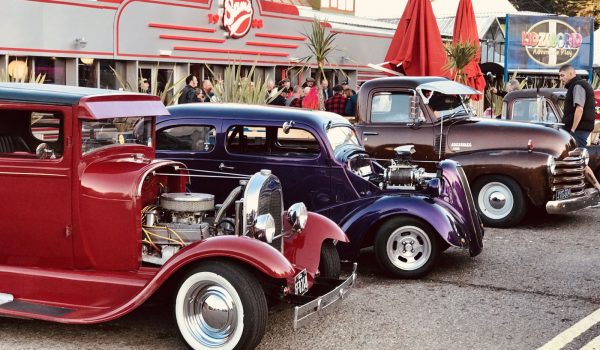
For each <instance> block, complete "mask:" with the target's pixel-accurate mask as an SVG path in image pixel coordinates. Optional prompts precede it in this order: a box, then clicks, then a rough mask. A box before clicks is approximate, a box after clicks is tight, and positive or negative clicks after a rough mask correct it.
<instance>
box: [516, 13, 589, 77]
mask: <svg viewBox="0 0 600 350" xmlns="http://www.w3.org/2000/svg"><path fill="white" fill-rule="evenodd" d="M582 43H583V35H581V33H578V32H577V30H575V28H573V27H572V26H570V25H569V24H568V23H565V22H563V21H559V20H553V19H551V20H545V21H541V22H538V23H535V24H534V25H533V26H531V27H530V28H529V30H528V31H523V32H521V46H523V47H525V50H526V51H527V54H528V55H529V57H531V59H532V60H534V61H535V62H537V63H539V64H541V65H543V66H553V67H554V66H562V65H563V64H567V63H569V62H571V61H572V60H573V59H574V58H575V56H577V54H578V53H579V48H580V47H581V44H582Z"/></svg>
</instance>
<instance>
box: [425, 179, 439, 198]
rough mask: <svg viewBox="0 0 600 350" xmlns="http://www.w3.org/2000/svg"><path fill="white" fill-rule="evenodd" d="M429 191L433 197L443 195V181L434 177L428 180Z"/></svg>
mask: <svg viewBox="0 0 600 350" xmlns="http://www.w3.org/2000/svg"><path fill="white" fill-rule="evenodd" d="M427 192H428V193H429V194H430V195H431V196H433V197H439V196H441V195H442V181H441V180H440V179H439V178H437V177H434V178H433V179H431V180H429V181H428V182H427Z"/></svg>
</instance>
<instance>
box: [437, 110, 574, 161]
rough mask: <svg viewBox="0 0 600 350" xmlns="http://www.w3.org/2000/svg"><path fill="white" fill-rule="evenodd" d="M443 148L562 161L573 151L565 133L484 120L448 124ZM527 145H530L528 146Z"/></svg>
mask: <svg viewBox="0 0 600 350" xmlns="http://www.w3.org/2000/svg"><path fill="white" fill-rule="evenodd" d="M447 123H450V127H449V128H448V134H447V148H448V150H449V151H450V152H452V153H454V154H457V153H463V152H475V151H485V150H528V149H529V144H530V143H531V144H532V145H533V149H534V150H535V151H537V152H546V153H548V154H551V155H552V156H554V157H557V158H562V157H564V156H566V155H567V152H568V151H570V150H573V149H574V148H576V144H575V140H574V139H573V138H572V137H571V135H570V134H569V133H568V132H566V131H565V130H562V129H559V128H556V127H553V126H549V125H542V124H530V123H516V122H512V121H505V120H495V119H487V118H463V119H457V120H451V121H448V122H447ZM530 141H531V142H530Z"/></svg>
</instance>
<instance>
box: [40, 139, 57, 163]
mask: <svg viewBox="0 0 600 350" xmlns="http://www.w3.org/2000/svg"><path fill="white" fill-rule="evenodd" d="M35 156H36V157H37V158H38V159H55V158H56V156H55V155H54V151H53V150H52V149H50V148H48V144H47V143H45V142H42V143H40V144H39V145H38V146H37V147H36V148H35Z"/></svg>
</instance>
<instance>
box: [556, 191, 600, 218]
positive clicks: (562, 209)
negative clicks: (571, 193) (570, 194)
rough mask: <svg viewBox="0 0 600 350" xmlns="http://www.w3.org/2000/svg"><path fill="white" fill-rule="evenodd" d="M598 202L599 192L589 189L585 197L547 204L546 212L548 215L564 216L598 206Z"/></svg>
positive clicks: (599, 199)
mask: <svg viewBox="0 0 600 350" xmlns="http://www.w3.org/2000/svg"><path fill="white" fill-rule="evenodd" d="M598 201H600V194H599V193H598V191H596V189H594V188H588V189H586V190H585V194H584V195H583V196H580V197H576V198H570V199H563V200H558V201H550V202H548V203H546V211H547V212H548V214H563V213H568V212H572V211H576V210H579V209H583V208H587V207H589V206H590V205H594V204H597V203H598Z"/></svg>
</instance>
